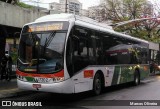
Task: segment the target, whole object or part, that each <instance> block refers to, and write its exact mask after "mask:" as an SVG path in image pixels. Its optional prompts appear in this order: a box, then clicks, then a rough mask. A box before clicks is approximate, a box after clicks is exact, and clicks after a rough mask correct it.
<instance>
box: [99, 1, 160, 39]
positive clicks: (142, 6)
mask: <svg viewBox="0 0 160 109" xmlns="http://www.w3.org/2000/svg"><path fill="white" fill-rule="evenodd" d="M103 8H104V10H105V12H103V13H102V12H101V14H102V15H101V16H105V20H111V21H112V23H113V24H115V23H119V22H124V21H128V20H133V22H130V23H128V24H127V23H126V24H125V25H122V26H120V27H119V28H118V27H116V28H115V30H117V31H119V32H125V33H127V34H130V35H133V36H135V37H138V38H143V39H146V40H150V41H154V42H160V40H159V38H160V36H159V34H158V33H160V30H159V29H158V28H157V27H158V26H159V25H160V22H159V20H158V19H157V18H153V19H152V18H151V17H152V16H153V6H152V4H151V3H150V2H148V1H147V0H106V1H105V5H103ZM143 18H150V19H147V20H139V21H136V19H143ZM134 20H135V21H134Z"/></svg>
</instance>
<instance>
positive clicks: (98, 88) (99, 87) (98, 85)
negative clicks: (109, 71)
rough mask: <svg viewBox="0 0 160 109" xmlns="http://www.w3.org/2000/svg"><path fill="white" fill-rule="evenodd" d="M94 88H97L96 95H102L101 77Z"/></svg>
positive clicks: (97, 79)
mask: <svg viewBox="0 0 160 109" xmlns="http://www.w3.org/2000/svg"><path fill="white" fill-rule="evenodd" d="M94 87H95V93H96V94H100V92H101V80H100V78H99V77H98V78H96V80H95V86H94Z"/></svg>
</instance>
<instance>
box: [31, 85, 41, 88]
mask: <svg viewBox="0 0 160 109" xmlns="http://www.w3.org/2000/svg"><path fill="white" fill-rule="evenodd" d="M32 87H33V88H41V84H33V85H32Z"/></svg>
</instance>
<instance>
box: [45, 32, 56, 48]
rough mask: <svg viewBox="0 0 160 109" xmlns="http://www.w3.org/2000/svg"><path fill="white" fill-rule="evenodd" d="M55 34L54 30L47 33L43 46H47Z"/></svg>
mask: <svg viewBox="0 0 160 109" xmlns="http://www.w3.org/2000/svg"><path fill="white" fill-rule="evenodd" d="M55 34H56V32H55V31H54V32H52V33H51V34H50V35H49V37H48V38H46V41H45V44H44V47H45V48H46V47H48V46H49V44H50V43H51V42H52V40H53V38H54V36H55Z"/></svg>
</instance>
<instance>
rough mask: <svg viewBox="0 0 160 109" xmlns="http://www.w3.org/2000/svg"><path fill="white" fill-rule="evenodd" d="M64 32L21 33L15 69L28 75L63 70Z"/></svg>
mask: <svg viewBox="0 0 160 109" xmlns="http://www.w3.org/2000/svg"><path fill="white" fill-rule="evenodd" d="M65 37H66V31H55V30H54V31H43V32H39V31H38V32H37V31H36V32H23V31H22V35H21V39H20V44H19V53H18V55H19V56H18V61H17V67H18V69H19V70H20V71H24V72H30V73H44V74H45V73H54V72H57V71H59V70H61V69H63V49H64V44H65Z"/></svg>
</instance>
